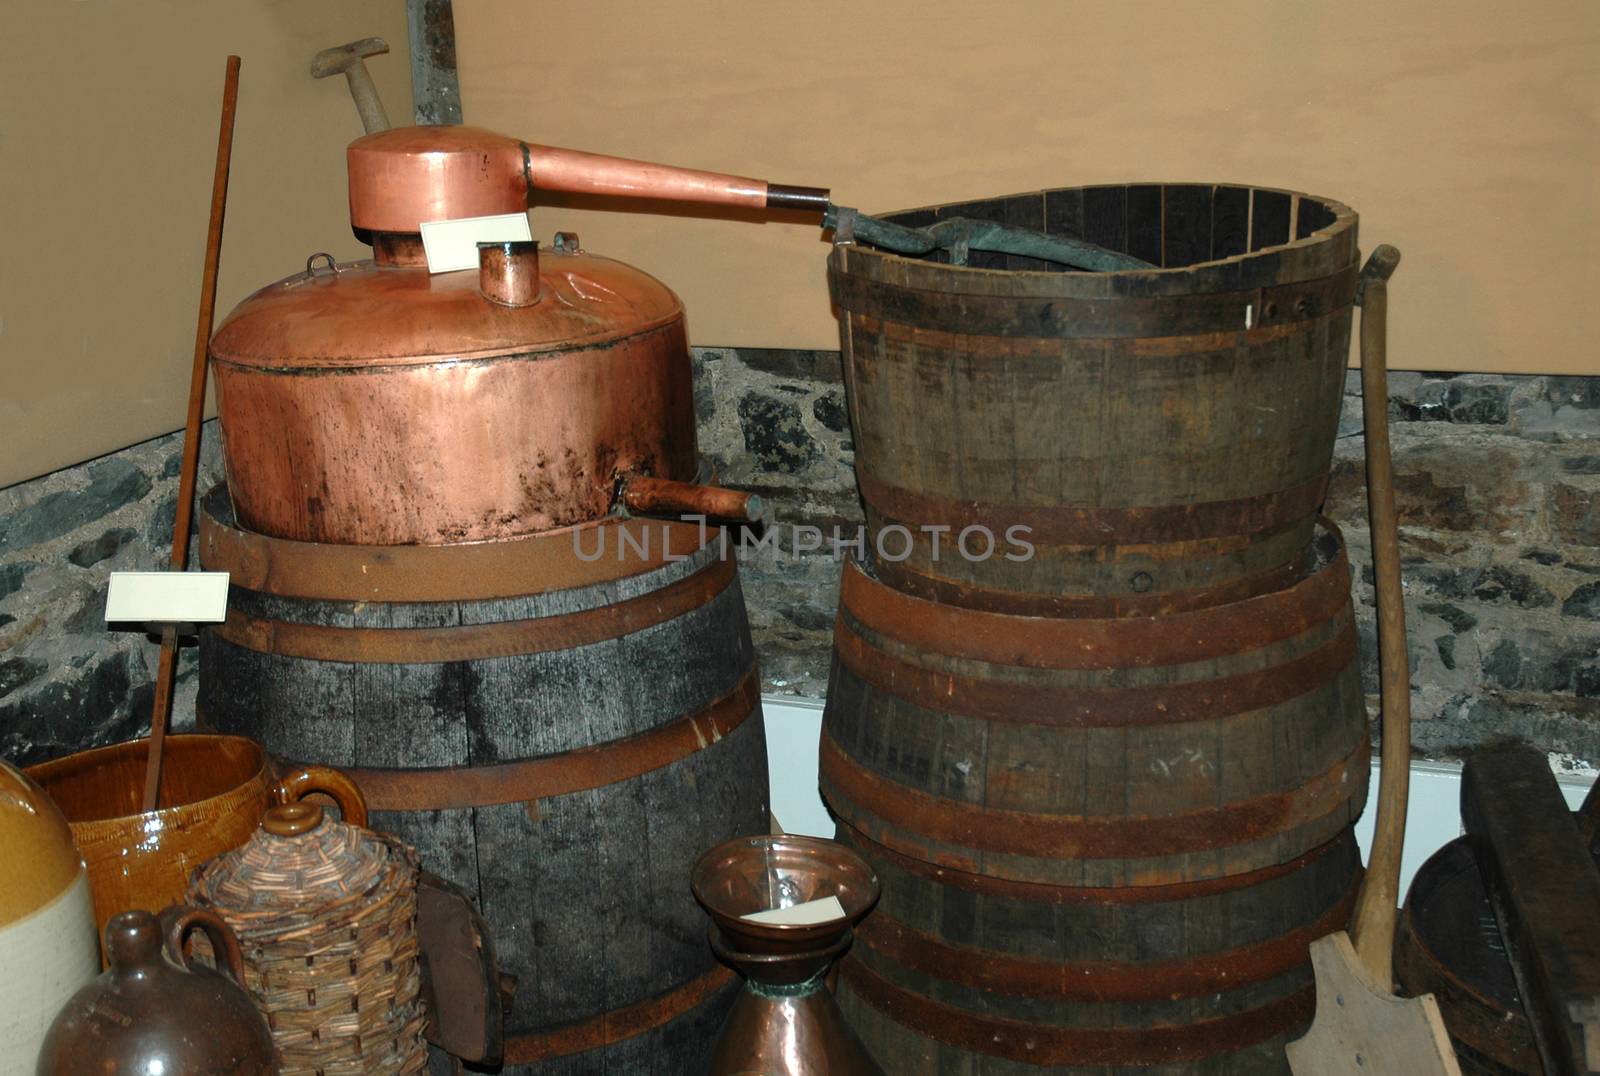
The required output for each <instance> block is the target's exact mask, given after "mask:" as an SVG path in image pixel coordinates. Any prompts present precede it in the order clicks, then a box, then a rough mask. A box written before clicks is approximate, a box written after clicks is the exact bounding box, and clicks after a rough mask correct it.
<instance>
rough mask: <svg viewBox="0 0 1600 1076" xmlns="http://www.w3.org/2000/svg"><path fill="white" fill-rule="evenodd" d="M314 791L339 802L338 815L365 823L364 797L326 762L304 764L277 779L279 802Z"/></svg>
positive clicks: (351, 783) (298, 797) (359, 823)
mask: <svg viewBox="0 0 1600 1076" xmlns="http://www.w3.org/2000/svg"><path fill="white" fill-rule="evenodd" d="M313 792H320V793H322V794H323V795H324V796H329V797H331V798H332V799H333V802H334V803H337V804H338V805H339V814H340V816H341V817H342V818H343V819H344V820H345V821H346V822H348V823H349V824H350V825H352V826H362V827H365V826H366V824H367V797H365V796H363V795H362V794H361V789H360V788H359V787H357V785H356V783H355V782H354V781H352V780H350V778H348V777H346V776H345V775H344V774H342V773H340V772H339V771H338V770H335V769H330V768H328V767H327V766H305V767H303V768H301V769H298V770H296V771H295V772H293V773H291V774H289V775H288V776H287V777H285V778H284V779H283V780H282V781H280V782H279V783H278V802H279V803H294V802H295V801H297V800H301V799H304V798H305V797H307V796H309V795H311V793H313Z"/></svg>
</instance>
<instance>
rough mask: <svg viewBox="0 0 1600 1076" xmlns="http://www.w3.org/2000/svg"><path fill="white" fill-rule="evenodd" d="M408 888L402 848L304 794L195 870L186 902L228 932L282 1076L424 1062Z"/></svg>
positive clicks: (335, 1074)
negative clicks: (215, 916) (209, 911)
mask: <svg viewBox="0 0 1600 1076" xmlns="http://www.w3.org/2000/svg"><path fill="white" fill-rule="evenodd" d="M416 886H417V857H416V853H415V852H413V851H412V850H411V849H410V848H407V847H406V846H405V845H404V844H402V843H400V842H399V841H396V840H394V839H392V838H389V837H386V836H384V835H382V834H377V833H373V832H371V831H369V830H365V829H361V828H359V827H357V826H352V825H346V824H344V823H342V822H338V821H335V820H333V819H331V818H324V817H323V813H322V809H321V808H320V807H318V806H316V805H315V804H310V803H295V804H286V805H284V806H281V807H274V808H272V809H271V810H270V811H268V812H267V816H266V818H265V819H264V820H263V822H262V824H261V828H260V829H259V830H257V831H256V833H255V835H254V836H252V837H251V838H250V840H249V842H248V843H246V844H245V845H244V847H242V848H239V849H237V850H235V851H233V852H229V853H227V854H226V855H223V856H219V857H218V858H216V859H214V860H212V861H211V862H210V863H207V864H206V865H205V866H204V867H202V868H200V869H199V870H198V871H196V872H195V874H194V877H193V878H192V879H191V880H190V883H189V900H190V902H191V903H193V904H195V905H198V906H200V907H208V908H214V909H215V910H216V911H217V912H218V913H220V914H221V915H222V917H223V918H224V919H226V920H227V922H228V925H229V926H230V927H232V928H233V930H234V933H235V934H237V935H238V936H239V943H240V946H241V948H242V949H243V950H244V957H245V977H246V980H247V985H248V986H249V988H250V992H251V994H252V995H253V996H254V998H255V1000H256V1004H257V1005H258V1006H260V1008H261V1010H262V1011H263V1012H264V1013H265V1014H266V1016H267V1022H268V1024H269V1025H270V1026H271V1028H272V1036H273V1039H274V1040H275V1041H276V1043H277V1046H278V1050H279V1051H280V1054H281V1057H282V1063H283V1072H284V1073H285V1076H291V1074H299V1073H304V1074H307V1076H355V1074H367V1073H386V1074H387V1073H399V1074H408V1073H420V1072H423V1071H425V1069H426V1067H427V1060H428V1054H427V1045H426V1043H425V1042H424V1041H423V1037H422V1034H423V1026H424V1012H423V1004H422V997H421V995H422V971H421V966H420V964H419V963H418V959H417V951H418V950H417V931H416V912H417V899H416Z"/></svg>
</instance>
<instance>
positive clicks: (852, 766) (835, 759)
mask: <svg viewBox="0 0 1600 1076" xmlns="http://www.w3.org/2000/svg"><path fill="white" fill-rule="evenodd" d="M820 754H821V779H822V787H823V796H824V798H825V799H826V800H827V801H828V802H829V803H830V804H831V805H832V806H833V807H834V809H835V810H836V811H838V812H839V813H840V814H841V815H842V816H843V817H844V818H845V819H846V820H847V821H849V822H850V824H851V825H852V826H855V827H856V828H858V829H859V828H862V822H861V819H860V817H859V816H860V815H861V814H862V813H870V814H872V815H875V816H876V817H877V818H880V819H895V818H903V819H915V820H916V826H917V832H918V833H919V835H921V836H923V837H927V838H929V839H932V840H936V841H942V842H944V843H947V844H952V845H958V846H961V847H965V848H976V849H981V850H983V851H986V852H994V853H998V854H1001V855H1018V856H1033V857H1038V858H1049V859H1119V858H1134V859H1137V858H1143V857H1151V856H1165V855H1181V854H1183V853H1186V852H1196V851H1205V850H1210V849H1216V848H1226V847H1229V846H1230V845H1234V844H1240V843H1243V841H1244V840H1247V839H1248V837H1249V835H1251V834H1259V833H1262V832H1264V831H1274V830H1276V831H1281V830H1286V829H1289V828H1293V827H1295V826H1299V825H1304V824H1306V823H1309V822H1314V821H1316V820H1317V819H1319V818H1325V817H1327V816H1328V815H1330V814H1340V813H1341V812H1343V813H1345V814H1346V817H1350V816H1353V814H1354V813H1355V812H1351V811H1350V810H1349V804H1350V801H1351V799H1352V797H1354V796H1356V795H1357V794H1358V793H1360V792H1361V791H1362V790H1363V789H1364V788H1365V785H1366V777H1367V765H1368V762H1369V759H1370V757H1371V754H1372V748H1371V746H1370V745H1369V744H1368V743H1367V741H1366V740H1365V739H1364V738H1363V739H1362V740H1361V742H1360V743H1359V744H1358V745H1357V746H1356V749H1355V750H1354V751H1352V752H1351V753H1350V754H1349V755H1347V756H1346V757H1345V758H1344V759H1342V760H1341V761H1339V762H1338V763H1335V764H1334V765H1333V766H1332V767H1331V768H1330V769H1327V770H1324V771H1323V772H1322V773H1319V774H1317V775H1316V776H1314V777H1311V778H1309V779H1308V780H1306V781H1304V782H1302V783H1301V784H1300V785H1299V786H1298V787H1297V788H1294V789H1292V790H1289V791H1286V792H1275V793H1268V794H1265V795H1259V796H1252V797H1250V798H1249V799H1244V800H1239V801H1237V802H1235V803H1230V804H1227V805H1225V806H1221V807H1211V808H1206V809H1203V810H1198V811H1184V812H1181V813H1173V814H1170V815H1164V816H1160V817H1152V816H1135V817H1122V816H1113V815H1067V814H1041V813H1036V812H1024V811H1012V810H997V809H993V808H988V807H983V806H979V805H977V804H970V803H964V802H959V801H956V800H950V799H943V798H941V797H938V796H933V795H930V794H928V793H926V792H923V791H920V790H918V789H915V788H910V787H908V786H906V785H903V784H901V783H899V782H898V781H894V780H891V779H889V778H887V777H884V776H882V775H881V774H878V773H876V772H874V771H872V770H870V769H868V768H867V767H866V766H863V765H862V764H861V763H859V762H857V761H856V760H855V759H853V758H851V757H850V756H849V755H847V754H845V752H844V751H843V750H841V749H840V747H839V745H838V744H837V743H835V742H834V740H833V738H832V737H831V736H830V735H828V732H827V730H826V728H824V730H823V735H822V749H821V752H820ZM874 839H876V840H879V841H882V840H883V838H882V837H879V836H874Z"/></svg>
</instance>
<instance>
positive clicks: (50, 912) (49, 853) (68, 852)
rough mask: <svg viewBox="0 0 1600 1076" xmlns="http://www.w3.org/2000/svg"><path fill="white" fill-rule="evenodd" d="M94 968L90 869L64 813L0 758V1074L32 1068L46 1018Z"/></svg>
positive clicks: (27, 1073) (25, 1073) (28, 1075)
mask: <svg viewBox="0 0 1600 1076" xmlns="http://www.w3.org/2000/svg"><path fill="white" fill-rule="evenodd" d="M99 974H100V944H99V939H98V938H96V937H95V927H94V909H93V908H92V906H91V904H90V900H89V875H88V872H87V871H86V870H84V866H83V860H82V859H81V858H80V857H79V856H78V850H77V847H76V846H75V845H74V844H73V843H72V831H71V830H69V829H68V828H67V820H66V819H65V818H64V817H62V814H61V811H60V810H59V809H58V808H57V807H56V805H55V802H54V801H53V800H51V799H50V797H49V796H48V795H47V794H46V793H45V791H44V790H43V789H41V788H40V787H39V786H38V785H37V784H35V783H34V782H33V781H32V780H30V779H29V778H28V777H26V776H24V775H23V774H21V773H19V772H18V771H17V770H15V769H14V768H12V767H11V766H9V765H7V764H6V763H5V762H0V1076H33V1073H34V1071H35V1065H36V1064H37V1063H38V1059H39V1047H40V1045H41V1044H42V1043H43V1041H44V1036H45V1032H47V1031H48V1030H49V1029H50V1022H51V1021H52V1020H53V1019H55V1015H56V1013H57V1012H58V1011H59V1010H60V1009H61V1006H62V1005H64V1004H66V1001H67V999H68V998H70V997H71V996H72V995H73V994H75V993H76V992H77V991H78V989H79V988H80V987H82V986H83V985H84V984H85V983H87V982H88V981H89V980H91V979H93V978H94V977H95V976H96V975H99Z"/></svg>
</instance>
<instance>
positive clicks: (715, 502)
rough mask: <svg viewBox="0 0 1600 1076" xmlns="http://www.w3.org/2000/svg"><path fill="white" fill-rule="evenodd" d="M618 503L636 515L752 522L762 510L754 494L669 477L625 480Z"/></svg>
mask: <svg viewBox="0 0 1600 1076" xmlns="http://www.w3.org/2000/svg"><path fill="white" fill-rule="evenodd" d="M622 503H623V505H624V506H625V507H626V508H627V509H628V511H630V512H632V513H633V514H635V515H640V516H704V517H705V518H706V519H721V520H727V521H729V522H733V523H754V522H756V521H757V520H759V519H760V518H761V515H762V513H763V512H764V511H765V510H766V506H765V505H764V504H762V501H761V498H760V497H759V496H757V495H756V494H754V493H744V492H742V491H740V490H736V489H724V488H723V487H721V486H701V485H696V484H695V483H693V482H676V481H674V480H672V479H670V478H646V477H637V478H630V479H628V480H627V482H626V484H625V485H623V487H622Z"/></svg>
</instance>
